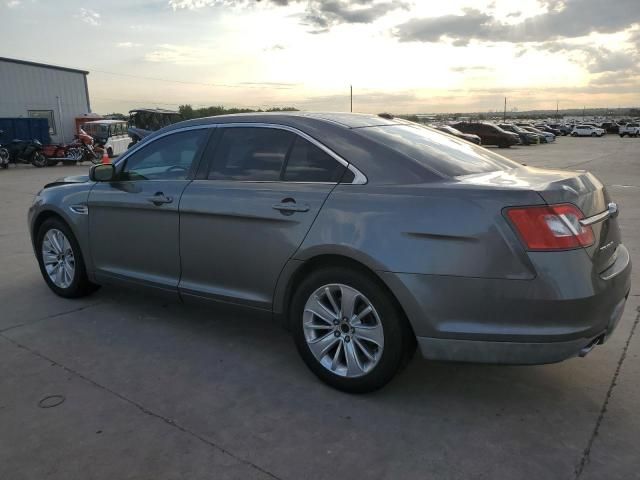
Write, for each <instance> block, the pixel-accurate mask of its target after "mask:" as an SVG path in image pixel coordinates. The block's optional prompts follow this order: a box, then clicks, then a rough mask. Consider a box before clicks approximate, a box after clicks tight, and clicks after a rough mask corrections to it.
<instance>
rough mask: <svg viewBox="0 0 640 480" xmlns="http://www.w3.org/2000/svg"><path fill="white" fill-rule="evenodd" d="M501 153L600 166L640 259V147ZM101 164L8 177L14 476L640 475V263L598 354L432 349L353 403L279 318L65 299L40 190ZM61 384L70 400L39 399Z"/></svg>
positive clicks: (1, 472) (0, 448)
mask: <svg viewBox="0 0 640 480" xmlns="http://www.w3.org/2000/svg"><path fill="white" fill-rule="evenodd" d="M500 153H504V154H506V155H508V156H510V157H512V158H513V159H515V160H520V161H523V162H526V163H527V164H529V165H532V166H546V167H559V168H562V167H563V166H567V165H574V164H577V163H579V162H580V163H582V164H583V165H586V166H588V167H589V169H590V170H591V171H593V172H594V173H595V174H596V175H598V176H599V177H600V178H601V179H602V180H603V181H604V182H605V183H606V184H607V185H609V189H610V191H611V194H612V196H613V197H614V198H615V200H616V201H618V202H619V203H620V205H621V216H620V222H621V227H622V230H623V236H624V239H625V243H626V244H627V246H628V247H629V250H630V252H631V255H632V258H633V260H634V262H635V264H636V265H640V261H639V259H640V199H639V198H637V189H636V188H625V187H623V186H622V185H626V186H633V187H638V186H640V164H639V163H638V158H640V155H639V153H640V140H638V139H619V138H618V137H617V136H615V137H613V136H612V137H605V138H602V139H591V138H585V139H572V138H560V139H558V143H557V144H555V145H541V146H535V147H528V148H524V147H522V148H512V149H510V150H508V151H502V150H501V151H500ZM87 168H88V167H86V166H85V167H54V168H47V169H34V168H32V167H27V166H21V167H19V168H12V169H10V170H8V171H2V172H0V186H2V188H0V204H2V205H4V206H5V208H4V210H3V211H2V212H0V251H2V252H3V256H2V273H1V274H0V305H2V309H1V310H0V425H2V429H0V478H3V479H4V478H7V479H12V480H13V479H43V478H52V479H58V478H60V479H75V478H81V479H83V480H84V479H88V478H90V479H93V478H95V479H113V478H136V479H139V478H145V479H146V478H148V479H153V480H158V479H178V478H185V479H197V478H239V479H240V478H242V479H245V478H260V479H261V478H278V479H283V480H285V479H298V478H310V479H325V478H326V479H337V478H351V477H358V478H380V479H382V478H403V479H412V478H415V479H424V478H446V479H469V478H478V479H479V478H509V479H520V478H522V479H525V478H545V479H556V478H557V479H572V478H577V477H579V478H580V479H581V480H582V479H599V478H607V479H618V478H619V479H628V478H638V477H640V458H639V456H638V455H637V448H636V445H637V444H638V442H640V418H639V416H638V414H637V406H638V404H640V387H639V386H638V385H640V382H639V380H640V334H639V333H638V322H639V320H638V318H639V317H638V312H637V310H636V309H637V308H638V306H639V305H640V290H638V287H637V285H638V282H637V280H638V274H637V273H635V272H634V283H633V286H632V292H631V296H630V297H629V302H628V305H627V309H626V311H625V314H624V316H623V318H622V320H621V323H620V326H619V328H618V329H617V330H616V332H615V334H614V335H613V337H612V338H611V339H610V340H609V341H608V342H607V344H605V345H603V346H601V347H598V348H596V349H595V350H594V351H593V352H592V353H591V354H589V356H588V357H586V358H584V359H571V360H569V361H566V362H563V363H560V364H557V365H545V366H536V367H500V366H489V365H461V364H445V363H436V362H425V361H423V360H420V359H418V358H416V359H415V360H414V361H413V362H412V363H411V364H410V365H409V367H408V368H407V370H406V371H405V372H403V373H402V375H400V377H399V378H398V379H397V380H396V381H394V382H393V383H392V384H390V385H389V386H388V387H387V388H385V389H384V390H382V391H381V392H377V393H375V394H372V395H368V396H349V395H345V394H342V393H339V392H336V391H333V390H331V389H329V388H327V387H325V386H324V385H322V384H320V383H319V382H318V381H317V380H316V379H315V378H314V377H313V376H311V374H310V373H309V372H308V371H307V370H306V368H305V367H304V365H303V364H302V362H301V361H300V360H299V359H298V357H297V354H296V352H295V348H294V347H293V345H292V342H291V341H290V339H289V338H288V335H287V334H286V333H285V332H283V331H282V330H280V329H279V328H278V327H276V326H275V325H274V324H272V323H271V322H270V321H269V320H268V319H265V318H259V317H255V316H248V315H247V314H245V313H240V312H236V311H233V310H229V309H194V308H187V307H184V306H181V305H179V304H174V303H167V302H163V301H162V300H160V299H158V298H141V297H139V296H136V294H135V292H126V291H122V292H121V291H117V290H114V289H102V290H100V291H99V292H97V294H96V295H94V296H92V297H89V298H88V299H84V300H80V301H69V300H64V299H60V298H58V297H56V296H55V295H53V294H52V293H50V292H49V291H48V289H47V287H46V286H45V284H44V282H43V281H42V279H41V278H40V273H39V271H38V268H37V265H36V262H35V259H34V258H33V253H32V251H31V245H30V243H29V240H28V234H27V231H26V221H25V215H26V209H27V206H28V204H29V202H30V201H31V198H32V194H31V193H25V192H34V193H35V192H36V191H37V190H38V189H39V188H40V187H41V186H42V184H44V183H46V182H47V181H50V180H51V179H54V178H56V177H59V176H61V175H64V174H70V173H79V172H82V171H85V170H86V169H87ZM7 185H8V186H9V187H10V188H5V186H7ZM636 270H637V267H636ZM47 395H63V396H64V397H65V401H64V403H62V404H61V405H59V406H57V407H55V408H51V409H41V408H38V406H37V405H38V402H39V401H40V400H41V399H42V398H44V397H45V396H47Z"/></svg>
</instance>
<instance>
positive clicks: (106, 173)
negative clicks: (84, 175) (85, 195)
mask: <svg viewBox="0 0 640 480" xmlns="http://www.w3.org/2000/svg"><path fill="white" fill-rule="evenodd" d="M115 178H116V167H114V166H113V165H112V164H110V163H109V164H106V163H102V164H99V165H94V166H93V167H91V170H89V179H90V180H91V181H93V182H111V181H113V180H115Z"/></svg>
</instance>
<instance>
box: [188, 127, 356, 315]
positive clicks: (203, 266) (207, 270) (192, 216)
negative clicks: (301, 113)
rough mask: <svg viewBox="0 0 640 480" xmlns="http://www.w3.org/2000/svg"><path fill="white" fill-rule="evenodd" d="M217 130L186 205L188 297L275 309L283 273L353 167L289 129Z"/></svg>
mask: <svg viewBox="0 0 640 480" xmlns="http://www.w3.org/2000/svg"><path fill="white" fill-rule="evenodd" d="M217 130H218V131H217V133H216V136H217V139H216V142H215V143H216V145H215V147H214V148H212V149H211V150H210V151H208V152H207V154H206V156H207V160H208V162H209V163H208V166H207V168H206V170H205V171H202V172H199V174H198V178H197V179H196V180H194V181H193V182H192V183H191V184H190V185H189V186H188V187H187V188H186V190H185V192H184V194H183V196H182V201H181V203H180V258H181V262H182V278H181V280H180V285H179V288H180V292H181V294H182V295H183V296H187V297H188V296H195V297H204V298H209V299H213V300H219V301H226V302H232V303H239V304H245V305H250V306H254V307H258V308H265V309H269V308H271V304H272V299H273V292H274V289H275V285H276V282H277V279H278V276H279V275H280V272H281V271H282V268H283V267H284V265H285V263H286V262H287V260H288V259H289V258H291V256H292V255H293V254H294V253H295V251H296V250H297V249H298V247H299V246H300V244H301V243H302V241H303V239H304V237H305V235H306V234H307V232H308V231H309V228H310V227H311V225H312V223H313V221H314V220H315V218H316V216H317V214H318V212H319V210H320V208H321V207H322V204H323V203H324V201H325V200H326V198H327V196H328V195H329V193H330V192H331V190H332V189H333V188H334V186H335V185H336V183H337V182H338V181H339V180H340V178H341V177H342V175H343V173H344V171H345V170H346V166H345V165H344V164H343V163H341V162H340V161H339V160H338V159H337V158H336V157H334V156H332V155H331V154H330V152H327V151H326V150H323V148H320V146H319V145H317V144H314V143H313V142H312V141H311V139H310V138H308V137H307V138H303V136H301V134H300V133H299V132H294V131H291V130H289V129H285V128H284V127H276V126H265V125H252V124H245V125H220V126H219V128H218V129H217Z"/></svg>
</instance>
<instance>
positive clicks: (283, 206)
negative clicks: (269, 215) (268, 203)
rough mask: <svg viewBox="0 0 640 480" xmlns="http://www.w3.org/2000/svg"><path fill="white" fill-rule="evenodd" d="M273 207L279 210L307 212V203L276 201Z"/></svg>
mask: <svg viewBox="0 0 640 480" xmlns="http://www.w3.org/2000/svg"><path fill="white" fill-rule="evenodd" d="M273 208H274V209H275V210H280V211H281V212H308V211H309V205H298V204H297V203H295V202H283V203H276V204H275V205H274V206H273Z"/></svg>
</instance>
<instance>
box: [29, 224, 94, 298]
mask: <svg viewBox="0 0 640 480" xmlns="http://www.w3.org/2000/svg"><path fill="white" fill-rule="evenodd" d="M36 252H37V255H38V264H39V266H40V272H41V273H42V276H43V277H44V280H45V282H46V283H47V285H48V286H49V288H50V289H51V290H53V292H54V293H56V294H57V295H60V296H61V297H66V298H77V297H84V296H86V295H89V294H91V293H92V292H94V291H95V290H96V289H97V288H98V286H97V285H95V284H93V283H91V282H90V281H89V279H88V278H87V272H86V269H85V264H84V260H83V258H82V252H81V251H80V246H79V245H78V242H77V240H76V238H75V236H74V235H73V232H72V231H71V229H70V228H69V227H68V226H67V224H66V223H64V222H63V221H62V220H60V219H58V218H50V219H48V220H45V221H44V223H43V224H42V225H41V226H40V229H39V230H38V234H37V237H36Z"/></svg>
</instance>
